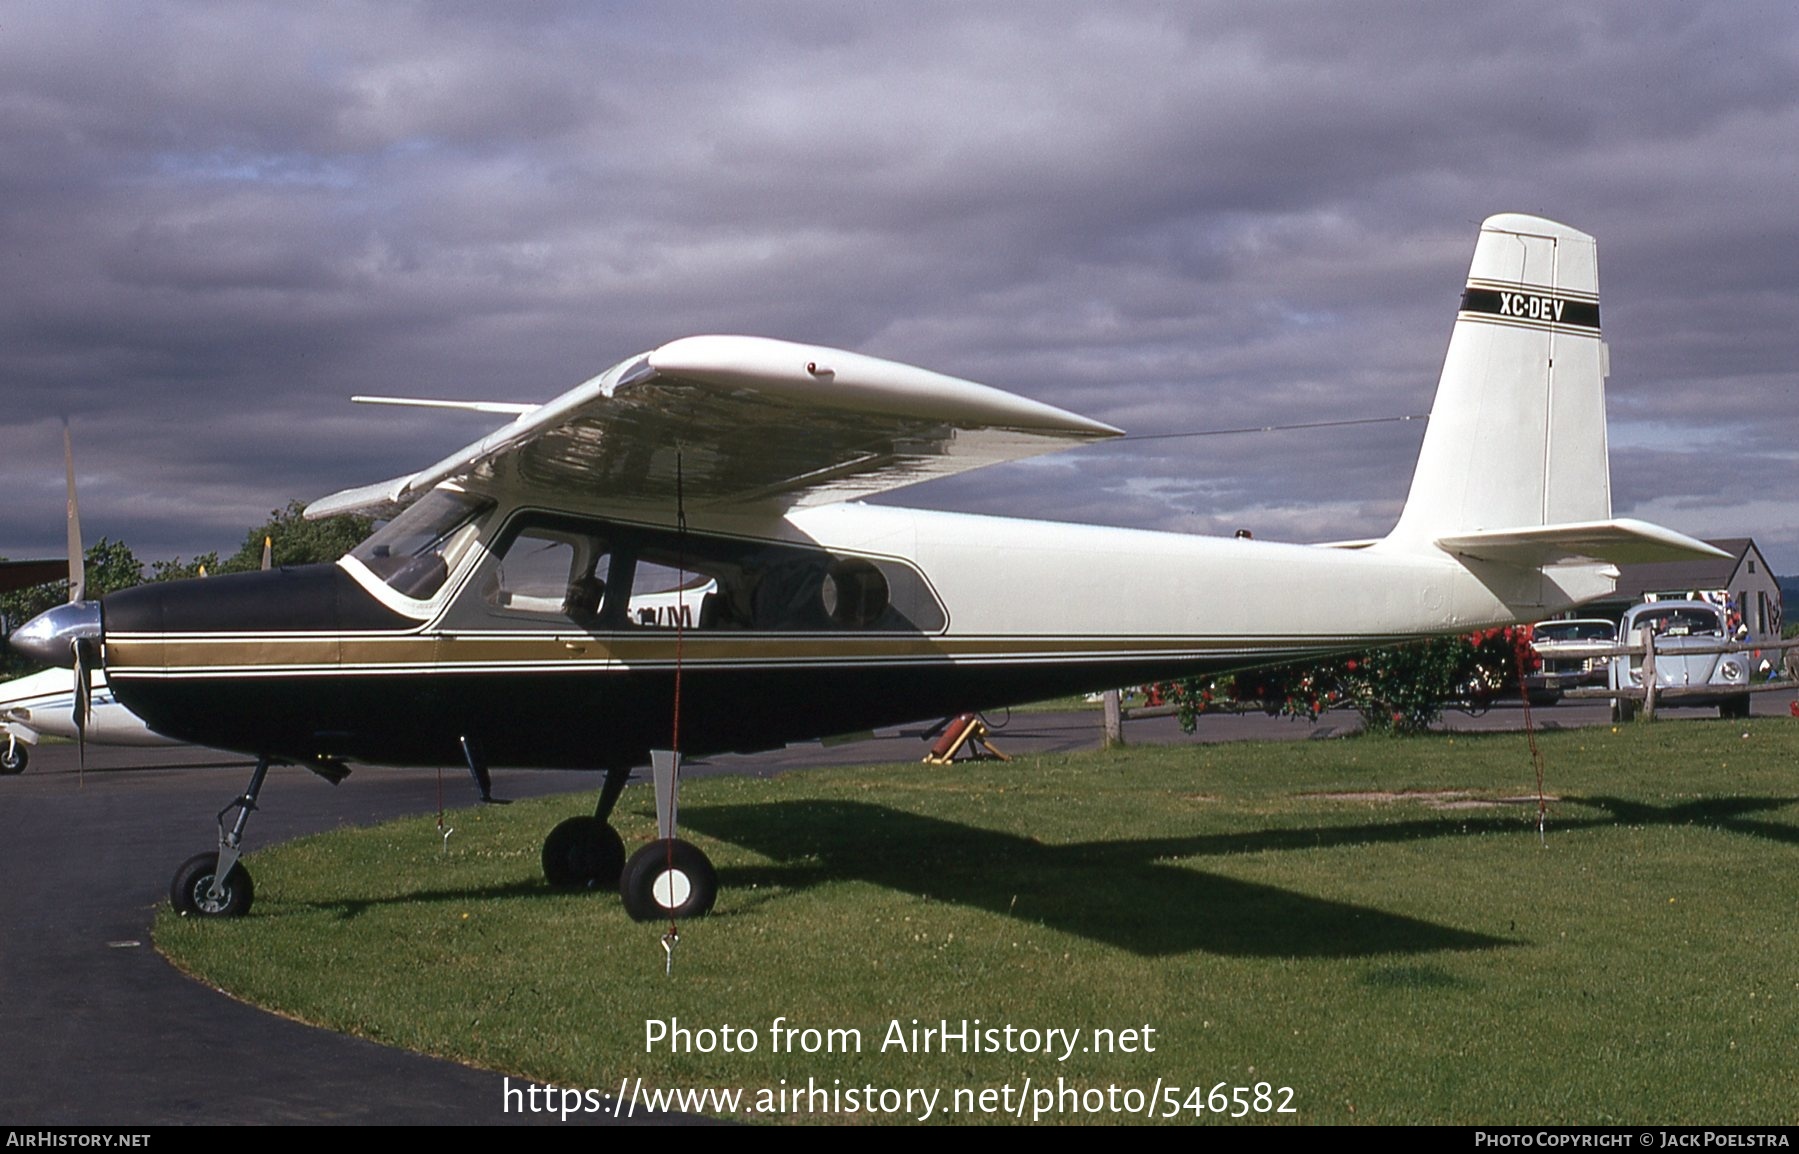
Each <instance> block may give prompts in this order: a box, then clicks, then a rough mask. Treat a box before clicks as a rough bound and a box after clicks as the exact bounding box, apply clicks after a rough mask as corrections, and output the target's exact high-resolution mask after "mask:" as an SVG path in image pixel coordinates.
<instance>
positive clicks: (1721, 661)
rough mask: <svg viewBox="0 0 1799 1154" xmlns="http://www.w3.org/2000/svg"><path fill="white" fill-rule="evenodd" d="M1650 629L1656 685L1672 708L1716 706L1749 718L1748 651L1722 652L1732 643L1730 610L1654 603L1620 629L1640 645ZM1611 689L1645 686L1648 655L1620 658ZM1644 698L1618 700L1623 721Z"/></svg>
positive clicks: (1635, 610) (1626, 640)
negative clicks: (1728, 620)
mask: <svg viewBox="0 0 1799 1154" xmlns="http://www.w3.org/2000/svg"><path fill="white" fill-rule="evenodd" d="M1645 627H1647V628H1648V629H1649V630H1650V631H1651V632H1652V633H1653V635H1654V638H1655V683H1656V687H1657V696H1658V698H1659V699H1660V700H1661V701H1663V702H1665V703H1666V704H1668V705H1680V706H1686V705H1702V706H1704V705H1715V706H1717V707H1718V715H1719V716H1720V717H1748V716H1749V681H1750V665H1749V654H1748V653H1725V652H1722V650H1723V649H1724V647H1725V646H1726V644H1727V643H1728V641H1729V640H1730V637H1729V631H1728V628H1727V627H1726V624H1725V619H1724V611H1723V610H1722V609H1720V608H1718V607H1717V606H1716V605H1713V604H1712V603H1711V602H1709V601H1651V602H1647V603H1645V604H1642V605H1636V606H1633V607H1632V608H1631V610H1630V612H1628V613H1626V614H1625V615H1624V620H1623V621H1622V622H1620V623H1619V625H1618V641H1619V643H1620V644H1623V645H1634V644H1636V643H1638V642H1639V641H1640V640H1641V638H1640V637H1639V634H1640V633H1641V632H1642V630H1643V629H1644V628H1645ZM1607 687H1608V688H1611V689H1640V688H1642V687H1643V657H1642V655H1640V654H1638V655H1633V656H1629V657H1614V658H1613V659H1612V661H1611V672H1610V677H1609V679H1608V686H1607ZM1641 705H1642V702H1641V700H1640V699H1638V700H1633V699H1630V698H1623V697H1620V698H1618V699H1616V704H1615V705H1614V712H1615V714H1616V716H1617V717H1619V718H1620V719H1628V718H1630V717H1632V716H1634V715H1635V714H1636V711H1637V709H1639V708H1640V707H1641Z"/></svg>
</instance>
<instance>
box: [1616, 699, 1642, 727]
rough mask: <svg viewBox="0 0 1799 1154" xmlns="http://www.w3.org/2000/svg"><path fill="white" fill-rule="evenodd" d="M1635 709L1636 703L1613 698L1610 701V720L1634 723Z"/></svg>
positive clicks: (1636, 707)
mask: <svg viewBox="0 0 1799 1154" xmlns="http://www.w3.org/2000/svg"><path fill="white" fill-rule="evenodd" d="M1637 709H1638V706H1637V703H1636V702H1634V701H1632V700H1630V699H1629V698H1628V697H1618V698H1614V699H1613V700H1612V720H1613V721H1635V720H1636V718H1637Z"/></svg>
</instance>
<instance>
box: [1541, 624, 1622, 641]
mask: <svg viewBox="0 0 1799 1154" xmlns="http://www.w3.org/2000/svg"><path fill="white" fill-rule="evenodd" d="M1617 631H1618V627H1617V626H1615V625H1613V624H1612V623H1611V622H1610V621H1545V622H1544V623H1542V624H1541V625H1538V626H1537V628H1536V638H1537V640H1538V641H1610V640H1612V637H1613V635H1614V634H1615V633H1616V632H1617Z"/></svg>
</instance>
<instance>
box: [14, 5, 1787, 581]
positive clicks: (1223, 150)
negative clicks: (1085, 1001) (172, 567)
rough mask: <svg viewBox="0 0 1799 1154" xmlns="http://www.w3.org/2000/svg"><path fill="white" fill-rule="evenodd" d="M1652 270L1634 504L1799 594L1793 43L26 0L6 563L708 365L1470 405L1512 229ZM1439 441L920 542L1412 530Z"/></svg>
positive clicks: (1280, 16) (18, 38) (1030, 19)
mask: <svg viewBox="0 0 1799 1154" xmlns="http://www.w3.org/2000/svg"><path fill="white" fill-rule="evenodd" d="M1501 211H1519V212H1531V213H1538V214H1541V215H1545V216H1550V217H1553V218H1556V219H1560V220H1564V221H1566V222H1568V223H1570V224H1572V225H1574V226H1576V227H1578V228H1581V229H1584V230H1586V231H1588V232H1591V233H1593V234H1594V235H1596V236H1597V237H1598V238H1599V251H1600V267H1601V278H1602V293H1603V296H1604V320H1605V325H1606V335H1607V339H1608V340H1609V342H1610V344H1611V348H1612V371H1613V376H1612V379H1611V384H1610V397H1609V405H1610V411H1611V421H1612V434H1611V435H1612V448H1613V479H1614V503H1615V506H1616V511H1617V512H1618V513H1619V514H1621V515H1634V516H1641V517H1646V518H1649V519H1652V520H1656V521H1659V522H1662V523H1664V524H1668V525H1670V526H1672V527H1675V528H1678V529H1681V530H1684V531H1687V532H1690V533H1694V534H1698V535H1701V536H1724V535H1738V534H1753V535H1754V536H1755V537H1756V538H1757V539H1758V540H1759V541H1760V542H1761V544H1762V546H1763V548H1764V551H1765V552H1766V553H1767V554H1768V556H1769V558H1770V560H1771V561H1772V563H1773V564H1774V567H1775V568H1776V570H1778V571H1780V572H1783V573H1799V503H1795V501H1794V496H1795V484H1794V482H1795V479H1796V461H1799V452H1796V446H1799V412H1796V411H1795V405H1794V403H1793V401H1794V394H1795V385H1796V384H1799V367H1796V366H1799V326H1796V325H1795V323H1794V320H1793V309H1794V302H1795V300H1796V299H1799V16H1796V15H1795V10H1794V9H1793V8H1792V6H1791V4H1790V3H1786V4H1759V3H1735V4H1731V5H1704V4H1692V3H1689V2H1684V0H1683V2H1672V3H1662V2H1647V0H1638V2H1632V3H1619V4H1614V5H1567V4H1564V3H1560V2H1555V3H1540V4H1517V5H1484V6H1467V5H1431V4H1402V3H1386V4H1381V3H1358V4H1342V3H1335V2H1326V3H1317V4H1308V3H1267V4H1257V5H1249V4H1241V3H1233V4H1206V3H1186V4H1179V5H1139V4H1130V3H1113V4H1106V5H1093V4H1058V3H1049V2H1043V3H1033V4H1026V5H1016V4H1008V5H1003V6H1002V5H983V4H971V3H945V4H941V5H933V4H921V3H908V4H904V5H901V4H886V5H860V4H843V3H823V2H821V3H818V4H776V3H769V4H753V5H748V4H736V5H698V4H694V5H689V4H680V3H654V4H641V5H639V4H628V3H617V4H602V3H581V4H577V3H566V4H558V3H533V4H522V5H512V4H507V5H501V4H487V3H472V2H471V3H443V4H423V3H414V4H405V3H395V2H382V3H369V4H363V3H357V2H354V0H344V2H337V3H328V4H308V5H275V4H240V3H229V2H218V3H213V2H207V3H198V2H196V3H189V4H177V3H126V2H117V3H104V4H102V3H81V2H79V0H55V2H38V0H7V2H6V3H5V4H3V5H0V244H3V245H4V248H3V249H0V293H3V294H4V295H3V299H0V398H4V401H5V404H4V407H3V408H0V477H3V478H4V481H5V492H4V499H3V500H0V553H5V554H9V555H11V556H23V555H27V554H37V553H48V554H50V555H55V554H56V553H58V552H60V550H61V540H62V531H63V530H62V480H61V475H62V462H61V434H60V421H61V420H62V419H63V418H65V417H67V418H68V419H69V420H70V421H71V422H72V425H73V428H74V431H75V437H76V451H77V466H78V470H79V474H80V481H81V485H82V490H81V499H82V513H83V525H84V529H85V530H86V534H87V537H88V540H89V541H90V542H91V541H93V540H95V539H97V538H98V537H100V536H102V535H108V536H112V537H114V538H123V539H124V540H126V541H128V542H129V543H130V544H131V545H133V546H134V547H135V548H136V549H137V551H138V553H139V555H140V556H143V557H146V558H160V557H166V556H170V555H174V554H181V555H191V554H193V553H196V552H205V551H208V550H212V549H220V550H225V551H229V550H231V549H233V548H235V547H236V545H237V544H238V543H239V542H240V541H241V539H242V535H243V532H244V530H245V528H246V527H248V526H249V525H251V524H254V523H256V522H257V521H260V520H261V519H262V518H263V517H264V516H266V514H267V512H268V511H269V510H270V509H272V508H274V507H276V506H278V505H282V504H285V503H286V501H287V500H288V499H289V498H293V497H299V498H303V499H312V498H315V497H318V496H321V495H323V494H325V493H328V492H331V491H333V490H336V489H339V488H344V487H347V486H350V485H355V484H362V483H365V482H369V481H374V480H379V479H382V478H385V477H389V476H392V475H394V474H396V473H399V472H402V471H405V470H407V469H411V468H415V467H422V466H424V465H427V464H429V463H431V462H433V461H435V460H437V459H438V458H439V457H440V456H442V455H443V454H445V453H446V452H448V451H450V450H451V449H454V448H456V447H457V446H460V445H462V444H464V443H466V442H468V441H471V440H474V439H475V438H476V437H478V436H480V435H481V434H483V433H485V432H486V431H488V429H489V428H490V427H491V424H490V423H489V421H488V419H486V418H481V417H476V416H471V415H464V414H430V413H416V412H408V411H399V410H376V409H369V408H365V407H362V406H351V405H350V404H348V403H347V398H348V397H349V396H350V395H351V394H352V393H357V392H380V393H399V394H407V395H420V396H438V397H453V398H483V399H502V400H542V399H546V398H548V397H550V396H553V395H554V394H556V393H558V392H561V391H562V390H564V389H566V388H568V387H570V386H572V385H574V384H575V383H577V382H579V381H580V380H583V379H585V378H586V377H588V376H590V375H592V374H593V373H595V372H598V371H599V370H600V369H602V368H604V367H606V366H607V365H609V364H612V363H613V362H615V361H617V360H620V359H622V358H623V357H625V356H627V355H630V354H632V353H635V352H638V351H640V350H643V349H648V348H651V347H653V346H655V345H658V344H661V343H663V342H665V341H667V340H670V339H673V338H675V337H679V336H684V335H688V334H692V333H703V332H742V333H756V334H762V335H767V336H775V337H784V338H788V339H793V340H804V341H812V342H818V343H822V344H828V345H835V346H840V347H846V348H852V349H856V350H859V351H863V352H868V353H872V354H875V355H878V356H885V357H891V358H894V359H898V360H904V361H909V362H913V363H916V364H921V365H924V366H926V367H929V368H933V369H937V370H940V371H943V372H948V373H953V374H956V375H959V376H965V377H970V378H973V379H975V380H980V381H983V382H985V383H988V384H993V385H996V386H999V387H1002V388H1006V389H1011V390H1014V391H1017V392H1020V393H1023V394H1026V395H1028V396H1032V397H1036V398H1039V399H1041V400H1044V401H1048V402H1050V403H1052V404H1056V405H1060V406H1063V407H1066V408H1070V409H1073V410H1076V411H1078V412H1082V413H1085V414H1088V415H1090V416H1094V417H1098V418H1100V419H1102V420H1106V421H1109V422H1112V423H1113V424H1116V425H1119V426H1122V427H1124V428H1125V429H1127V430H1130V431H1133V432H1167V431H1173V430H1185V429H1208V428H1229V427H1236V426H1245V425H1268V424H1277V423H1294V422H1312V421H1331V420H1354V419H1360V418H1368V417H1382V416H1397V415H1403V414H1408V413H1421V412H1424V411H1426V410H1428V408H1429V405H1430V398H1431V395H1432V392H1433V390H1434V388H1435V385H1436V379H1437V371H1438V366H1439V363H1440V359H1441V357H1442V353H1443V348H1444V345H1445V343H1446V341H1447V339H1448V336H1449V330H1450V325H1451V322H1452V320H1453V317H1454V312H1455V307H1456V302H1457V299H1458V295H1459V293H1460V289H1461V282H1462V278H1463V276H1464V275H1465V273H1466V270H1467V263H1468V258H1469V255H1470V252H1471V249H1472V244H1473V240H1474V235H1475V230H1476V228H1477V226H1478V224H1479V222H1480V220H1481V219H1483V218H1484V217H1486V216H1488V215H1490V214H1492V213H1495V212H1501ZM1422 431H1423V430H1422V425H1421V423H1419V422H1412V423H1409V424H1405V423H1394V424H1372V425H1363V426H1358V427H1353V428H1342V429H1330V430H1313V431H1305V432H1284V433H1269V434H1257V435H1248V436H1235V437H1206V438H1197V439H1191V440H1169V441H1150V442H1145V443H1141V444H1129V443H1127V444H1115V445H1110V446H1103V447H1091V448H1086V449H1082V450H1079V451H1076V452H1074V453H1072V454H1068V455H1065V456H1062V457H1055V458H1049V459H1046V460H1044V461H1040V462H1037V463H1028V464H1019V465H1012V466H1004V467H1000V468H997V469H993V470H985V471H981V472H977V473H974V474H970V475H968V476H965V477H960V478H955V479H952V480H949V481H944V482H938V483H935V484H932V485H928V486H924V487H922V488H918V489H914V490H910V491H908V492H907V493H906V494H905V495H904V498H905V500H906V501H908V502H910V503H917V504H928V505H934V506H940V507H947V508H958V509H966V510H972V511H980V512H997V513H1011V514H1019V515H1028V516H1039V517H1048V518H1056V519H1080V520H1094V521H1102V522H1107V523H1113V524H1127V525H1136V526H1145V527H1156V528H1167V529H1177V530H1183V531H1190V532H1225V533H1228V532H1229V531H1231V530H1232V529H1234V528H1236V527H1238V526H1240V525H1245V526H1252V527H1254V529H1255V530H1256V533H1257V536H1259V537H1267V538H1282V539H1291V540H1324V539H1333V538H1342V537H1356V536H1367V535H1375V534H1379V533H1382V532H1385V530H1386V529H1387V528H1389V527H1390V526H1391V524H1392V522H1393V519H1394V518H1395V516H1396V515H1397V513H1398V509H1399V505H1400V502H1401V501H1402V500H1403V498H1404V495H1405V491H1406V487H1407V484H1408V482H1409V479H1410V475H1411V468H1412V463H1413V458H1414V455H1415V452H1416V449H1417V445H1418V441H1419V438H1420V437H1421V436H1422Z"/></svg>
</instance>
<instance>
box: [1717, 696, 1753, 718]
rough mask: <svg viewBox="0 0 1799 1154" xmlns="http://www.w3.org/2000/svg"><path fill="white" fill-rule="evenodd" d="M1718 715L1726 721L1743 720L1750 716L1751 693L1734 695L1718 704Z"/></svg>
mask: <svg viewBox="0 0 1799 1154" xmlns="http://www.w3.org/2000/svg"><path fill="white" fill-rule="evenodd" d="M1718 716H1719V717H1722V718H1723V719H1724V720H1726V721H1743V720H1747V719H1748V717H1749V695H1748V694H1747V693H1745V694H1743V695H1742V696H1741V697H1733V698H1731V699H1730V700H1728V701H1725V702H1722V703H1720V704H1719V706H1718Z"/></svg>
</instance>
